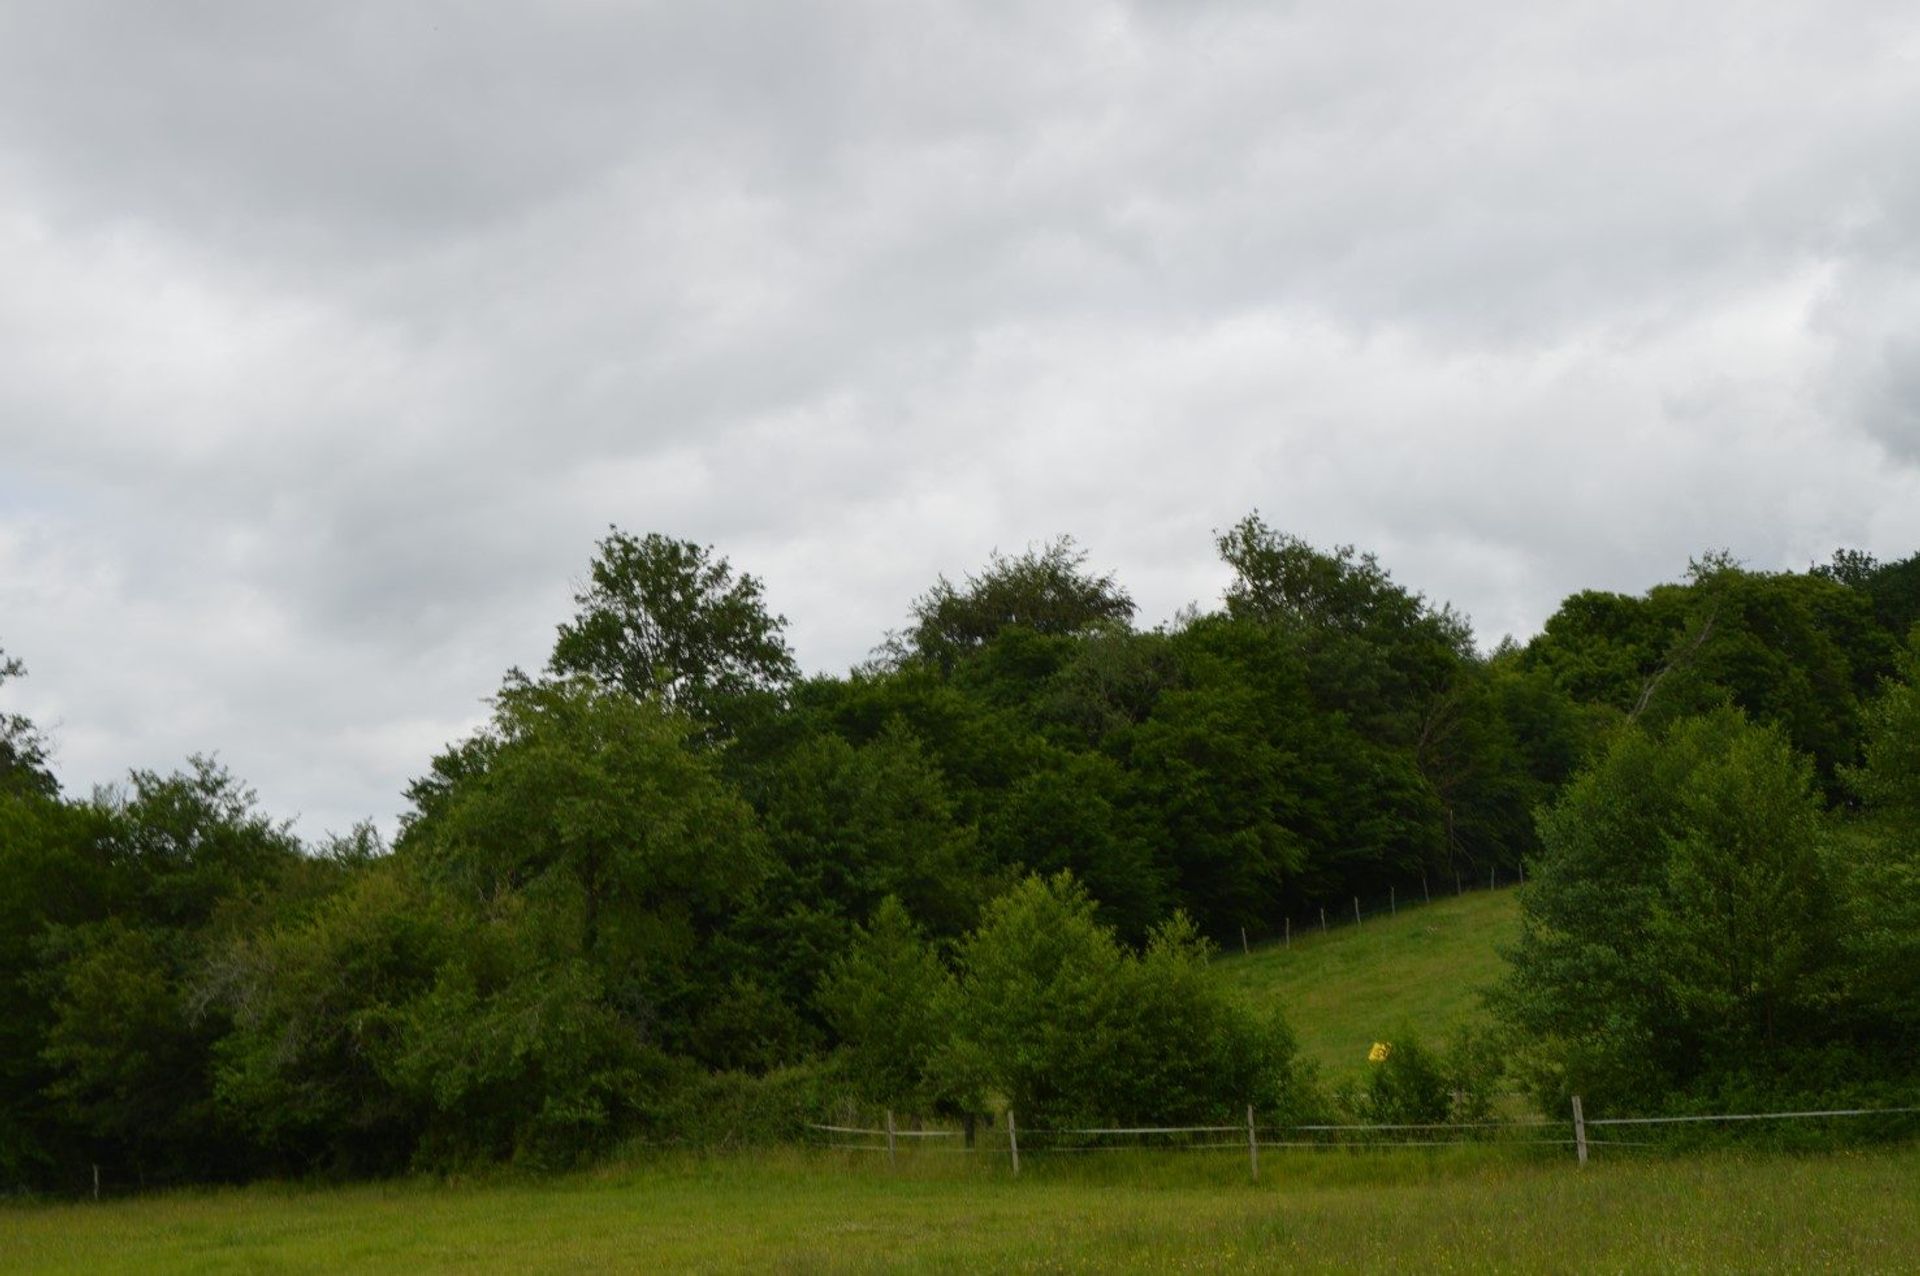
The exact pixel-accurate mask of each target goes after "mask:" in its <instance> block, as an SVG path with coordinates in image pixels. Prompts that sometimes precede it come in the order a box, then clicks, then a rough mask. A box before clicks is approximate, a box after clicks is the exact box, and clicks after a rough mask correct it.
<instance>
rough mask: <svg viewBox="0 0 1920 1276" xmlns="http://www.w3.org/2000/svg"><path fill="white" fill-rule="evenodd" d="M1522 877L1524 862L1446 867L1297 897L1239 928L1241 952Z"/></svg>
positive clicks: (1287, 943) (1516, 882)
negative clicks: (1351, 890) (1370, 888)
mask: <svg viewBox="0 0 1920 1276" xmlns="http://www.w3.org/2000/svg"><path fill="white" fill-rule="evenodd" d="M1526 880H1527V870H1526V867H1525V865H1519V866H1509V867H1501V866H1499V865H1492V866H1489V867H1486V868H1461V869H1458V870H1455V869H1447V870H1444V871H1441V872H1434V873H1423V874H1421V875H1419V876H1418V877H1413V878H1409V879H1408V880H1407V881H1405V882H1393V883H1389V884H1388V885H1387V887H1386V888H1385V889H1384V890H1380V891H1375V892H1372V893H1370V894H1358V895H1349V896H1340V897H1337V898H1328V899H1324V900H1321V899H1316V900H1308V901H1304V902H1299V903H1295V904H1291V905H1289V906H1288V907H1287V908H1286V909H1284V910H1283V911H1282V914H1281V917H1280V920H1279V921H1278V922H1275V923H1270V924H1269V925H1266V926H1257V927H1242V928H1241V930H1240V936H1239V938H1240V951H1241V952H1243V953H1252V952H1257V951H1261V950H1264V949H1269V948H1280V947H1287V948H1291V947H1292V946H1293V941H1294V940H1295V939H1304V938H1306V937H1307V936H1309V935H1317V934H1324V933H1326V932H1328V931H1333V930H1340V929H1343V928H1345V927H1348V926H1364V925H1365V924H1366V923H1367V922H1369V921H1372V920H1374V919H1376V918H1381V917H1393V916H1397V915H1398V914H1400V913H1402V912H1405V911H1406V910H1407V909H1410V908H1418V907H1420V906H1421V905H1423V904H1430V903H1432V902H1433V901H1434V900H1435V899H1452V898H1454V897H1455V896H1458V895H1471V894H1474V893H1476V892H1479V891H1490V890H1500V889H1502V888H1504V887H1510V886H1520V885H1523V884H1525V882H1526ZM1228 947H1229V950H1231V940H1229V941H1228Z"/></svg>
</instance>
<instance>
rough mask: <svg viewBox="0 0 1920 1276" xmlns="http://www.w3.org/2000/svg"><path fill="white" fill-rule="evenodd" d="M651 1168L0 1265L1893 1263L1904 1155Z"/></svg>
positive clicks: (93, 1231)
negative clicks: (1255, 1178) (1255, 1173)
mask: <svg viewBox="0 0 1920 1276" xmlns="http://www.w3.org/2000/svg"><path fill="white" fill-rule="evenodd" d="M1263 1170H1264V1173H1263V1175H1262V1179H1261V1182H1259V1183H1258V1184H1257V1185H1256V1184H1250V1183H1249V1182H1247V1179H1246V1167H1245V1162H1244V1161H1243V1160H1241V1159H1239V1158H1237V1157H1235V1156H1232V1155H1211V1156H1209V1155H1202V1154H1197V1153H1196V1154H1188V1155H1186V1156H1184V1157H1180V1156H1171V1155H1166V1154H1161V1155H1153V1154H1146V1153H1139V1154H1135V1153H1128V1154H1123V1155H1120V1156H1116V1157H1111V1158H1105V1159H1102V1160H1100V1161H1098V1162H1097V1163H1094V1164H1088V1163H1086V1162H1085V1161H1076V1162H1072V1163H1068V1162H1066V1161H1065V1160H1064V1159H1060V1160H1048V1159H1045V1158H1041V1157H1034V1158H1030V1160H1029V1163H1028V1165H1027V1166H1026V1168H1025V1169H1024V1172H1023V1173H1022V1174H1021V1176H1020V1177H1019V1178H1017V1179H1016V1178H1014V1177H1013V1176H1012V1175H1011V1174H1010V1173H1009V1172H1008V1171H1007V1169H1006V1167H1005V1165H1004V1164H1002V1163H999V1162H998V1161H997V1160H993V1159H990V1158H989V1159H980V1160H975V1159H971V1158H969V1159H966V1160H962V1159H961V1158H956V1157H946V1158H940V1157H935V1156H932V1155H929V1154H922V1155H921V1156H919V1157H918V1158H915V1157H908V1158H905V1159H903V1161H902V1163H901V1165H900V1167H899V1168H898V1169H897V1170H893V1171H889V1170H888V1169H886V1168H885V1167H884V1165H883V1164H881V1163H879V1162H878V1161H877V1160H872V1159H855V1158H853V1157H851V1156H850V1155H848V1154H845V1153H828V1152H809V1151H804V1150H798V1149H790V1150H784V1151H778V1152H768V1153H736V1154H726V1155H714V1156H696V1155H691V1154H671V1155H662V1156H655V1157H650V1158H646V1159H643V1160H640V1161H636V1162H631V1163H628V1164H624V1165H617V1166H610V1167H606V1168H602V1169H600V1170H597V1171H594V1172H589V1173H581V1174H574V1175H566V1176H559V1177H554V1178H547V1179H525V1178H518V1177H513V1176H504V1177H498V1178H492V1179H488V1180H484V1181H473V1182H449V1181H437V1180H436V1181H428V1180H404V1181H397V1182H392V1183H386V1184H378V1185H360V1186H353V1187H340V1188H321V1189H311V1188H309V1189H301V1188H295V1187H285V1186H274V1185H256V1186H253V1187H249V1188H243V1189H228V1190H217V1191H202V1192H181V1193H169V1194H163V1195H155V1196H148V1197H142V1198H135V1199H128V1200H121V1201H108V1202H104V1203H101V1204H97V1205H96V1204H91V1203H89V1204H62V1205H28V1206H22V1205H14V1206H6V1207H0V1269H4V1270H6V1271H9V1272H49V1273H51V1272H76V1273H78V1272H85V1273H101V1272H141V1273H171V1272H182V1273H184V1272H214V1273H219V1272H236V1273H237V1272H300V1271H321V1270H327V1271H340V1270H352V1271H371V1272H389V1271H391V1272H543V1271H544V1272H558V1271H608V1270H628V1269H633V1268H648V1269H653V1270H666V1271H785V1272H863V1271H888V1270H915V1271H955V1272H958V1271H981V1270H995V1271H1042V1272H1050V1271H1088V1270H1119V1271H1127V1270H1135V1271H1237V1270H1247V1269H1248V1268H1249V1267H1253V1268H1271V1269H1278V1268H1281V1267H1285V1268H1286V1269H1289V1270H1304V1271H1330V1270H1345V1271H1389V1270H1405V1269H1409V1268H1411V1269H1415V1270H1420V1271H1430V1272H1486V1271H1566V1270H1587V1271H1620V1272H1627V1271H1647V1270H1660V1271H1669V1272H1706V1271H1715V1272H1718V1271H1729V1270H1733V1271H1743V1270H1748V1271H1751V1270H1773V1271H1785V1270H1794V1271H1856V1272H1877V1271H1886V1272H1891V1271H1901V1270H1908V1271H1910V1270H1912V1268H1913V1264H1914V1258H1915V1255H1916V1254H1920V1150H1916V1149H1914V1148H1911V1147H1907V1148H1899V1149H1881V1150H1875V1151H1867V1152H1857V1153H1844V1154H1825V1155H1820V1156H1809V1157H1797V1158H1795V1157H1782V1156H1771V1157H1759V1158H1755V1157H1747V1156H1741V1155H1737V1154H1717V1155H1706V1156H1695V1157H1689V1158H1685V1159H1672V1158H1666V1157H1653V1158H1648V1157H1646V1156H1645V1155H1644V1154H1643V1155H1642V1157H1641V1159H1629V1157H1628V1156H1627V1155H1626V1154H1619V1155H1618V1156H1617V1157H1616V1158H1615V1159H1612V1160H1608V1161H1596V1162H1595V1163H1594V1164H1592V1165H1590V1166H1588V1167H1587V1168H1586V1169H1585V1170H1579V1169H1576V1168H1574V1166H1573V1165H1572V1164H1571V1163H1570V1161H1569V1160H1568V1159H1567V1158H1565V1157H1563V1156H1558V1155H1554V1156H1544V1155H1543V1156H1539V1157H1533V1156H1526V1155H1523V1154H1521V1153H1519V1152H1517V1151H1514V1150H1494V1149H1461V1150H1448V1151H1443V1152H1436V1153H1421V1152H1416V1153H1407V1152H1398V1153H1389V1154H1382V1153H1368V1154H1353V1153H1345V1152H1342V1153H1316V1152H1295V1153H1269V1154H1268V1155H1267V1156H1265V1157H1264V1158H1263Z"/></svg>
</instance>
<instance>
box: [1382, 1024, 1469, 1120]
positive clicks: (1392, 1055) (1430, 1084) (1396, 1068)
mask: <svg viewBox="0 0 1920 1276" xmlns="http://www.w3.org/2000/svg"><path fill="white" fill-rule="evenodd" d="M1452 1107H1453V1101H1452V1087H1451V1086H1450V1085H1449V1084H1448V1076H1447V1071H1446V1067H1445V1064H1444V1063H1443V1061H1442V1060H1441V1059H1440V1058H1438V1057H1437V1056H1436V1055H1435V1054H1434V1053H1433V1052H1432V1051H1430V1050H1428V1049H1427V1048H1426V1047H1425V1046H1424V1045H1422V1044H1421V1042H1420V1038H1419V1037H1418V1036H1416V1035H1415V1034H1414V1033H1413V1032H1412V1031H1411V1030H1410V1029H1406V1028H1402V1029H1400V1030H1398V1031H1395V1032H1393V1033H1391V1034H1390V1035H1389V1037H1388V1039H1387V1040H1385V1041H1381V1042H1379V1043H1378V1044H1377V1045H1376V1046H1375V1047H1374V1055H1373V1056H1370V1057H1369V1066H1368V1069H1367V1084H1366V1088H1365V1089H1364V1090H1363V1091H1362V1092H1361V1101H1360V1115H1361V1116H1362V1117H1363V1118H1364V1119H1365V1120H1367V1121H1369V1122H1373V1123H1375V1124H1381V1125H1401V1124H1405V1125H1422V1124H1434V1123H1437V1122H1442V1121H1445V1120H1446V1119H1447V1117H1448V1115H1449V1113H1450V1112H1451V1111H1452Z"/></svg>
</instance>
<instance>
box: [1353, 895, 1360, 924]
mask: <svg viewBox="0 0 1920 1276" xmlns="http://www.w3.org/2000/svg"><path fill="white" fill-rule="evenodd" d="M1353 924H1354V925H1355V926H1358V925H1359V924H1360V897H1359V896H1358V895H1355V896H1354V897H1353Z"/></svg>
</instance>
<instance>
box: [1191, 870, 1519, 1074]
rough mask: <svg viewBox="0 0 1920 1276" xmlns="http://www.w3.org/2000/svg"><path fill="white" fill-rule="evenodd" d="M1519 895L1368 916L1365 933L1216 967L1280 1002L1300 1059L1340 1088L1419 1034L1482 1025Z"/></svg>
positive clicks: (1306, 936)
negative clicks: (1386, 1047) (1376, 1055)
mask: <svg viewBox="0 0 1920 1276" xmlns="http://www.w3.org/2000/svg"><path fill="white" fill-rule="evenodd" d="M1518 905H1519V899H1518V896H1517V894H1516V893H1515V892H1514V891H1512V890H1498V891H1479V892H1476V893H1474V894H1471V895H1462V896H1459V897H1457V898H1443V899H1438V900H1435V901H1434V902H1433V903H1431V904H1421V905H1418V906H1413V907H1407V908H1403V909H1401V910H1400V913H1399V915H1398V916H1397V917H1379V918H1373V917H1370V918H1368V919H1367V920H1366V921H1365V922H1364V923H1363V924H1361V925H1359V926H1354V925H1351V924H1349V925H1346V926H1343V927H1339V928H1337V929H1335V930H1331V931H1328V932H1327V933H1326V934H1325V935H1322V934H1320V933H1319V932H1318V931H1317V930H1316V931H1308V932H1304V933H1302V932H1296V933H1295V934H1294V937H1293V946H1292V947H1291V948H1282V947H1280V946H1279V945H1277V944H1276V945H1271V946H1269V947H1266V948H1262V949H1256V950H1255V951H1254V953H1253V955H1252V956H1250V957H1249V956H1242V955H1241V954H1239V953H1233V954H1230V955H1227V956H1223V957H1221V958H1220V960H1219V961H1218V962H1216V963H1215V970H1216V972H1217V973H1218V975H1219V977H1220V978H1221V979H1223V980H1225V981H1226V982H1227V983H1228V984H1229V985H1230V986H1232V987H1233V988H1234V989H1236V990H1238V991H1239V992H1240V993H1242V994H1243V995H1245V996H1246V997H1248V998H1249V999H1250V1000H1252V1001H1254V1002H1255V1003H1257V1004H1262V1005H1270V1004H1274V1003H1277V1004H1279V1005H1280V1007H1281V1008H1282V1009H1283V1010H1284V1011H1285V1012H1286V1016H1287V1021H1288V1022H1289V1023H1291V1024H1292V1025H1293V1029H1294V1031H1295V1032H1296V1033H1297V1034H1299V1038H1300V1050H1301V1053H1302V1054H1303V1055H1304V1056H1305V1057H1307V1058H1309V1059H1313V1060H1316V1061H1317V1062H1318V1063H1319V1064H1320V1066H1321V1068H1322V1070H1323V1071H1324V1073H1325V1075H1326V1077H1327V1078H1328V1079H1329V1080H1331V1081H1335V1082H1340V1081H1344V1080H1348V1079H1350V1078H1354V1077H1358V1076H1360V1075H1362V1074H1364V1072H1365V1071H1366V1058H1367V1049H1368V1047H1369V1046H1371V1045H1372V1044H1373V1043H1374V1042H1376V1041H1382V1040H1388V1039H1390V1037H1391V1035H1392V1034H1393V1033H1394V1032H1395V1031H1397V1030H1398V1029H1400V1028H1401V1027H1403V1026H1411V1027H1412V1028H1413V1029H1414V1030H1415V1031H1416V1032H1418V1033H1419V1034H1420V1036H1421V1037H1422V1039H1423V1040H1425V1041H1427V1042H1429V1043H1430V1044H1437V1043H1438V1042H1440V1041H1442V1040H1443V1039H1444V1038H1445V1037H1446V1034H1447V1033H1448V1032H1450V1031H1451V1030H1452V1029H1453V1028H1454V1026H1455V1025H1457V1024H1460V1023H1464V1022H1467V1021H1469V1020H1473V1019H1476V1018H1478V1017H1480V1015H1481V1013H1482V1012H1481V1010H1480V1004H1479V999H1478V995H1477V994H1478V990H1479V989H1481V988H1483V987H1485V986H1486V985H1487V984H1489V983H1491V982H1492V981H1493V980H1494V979H1496V978H1497V977H1498V976H1499V974H1500V969H1501V961H1500V956H1499V954H1498V953H1497V952H1496V951H1495V946H1496V945H1497V944H1502V943H1505V942H1507V941H1508V940H1510V939H1511V938H1512V937H1513V935H1514V934H1515V932H1516V930H1517V928H1518V926H1519V918H1520V910H1519V906H1518Z"/></svg>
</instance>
